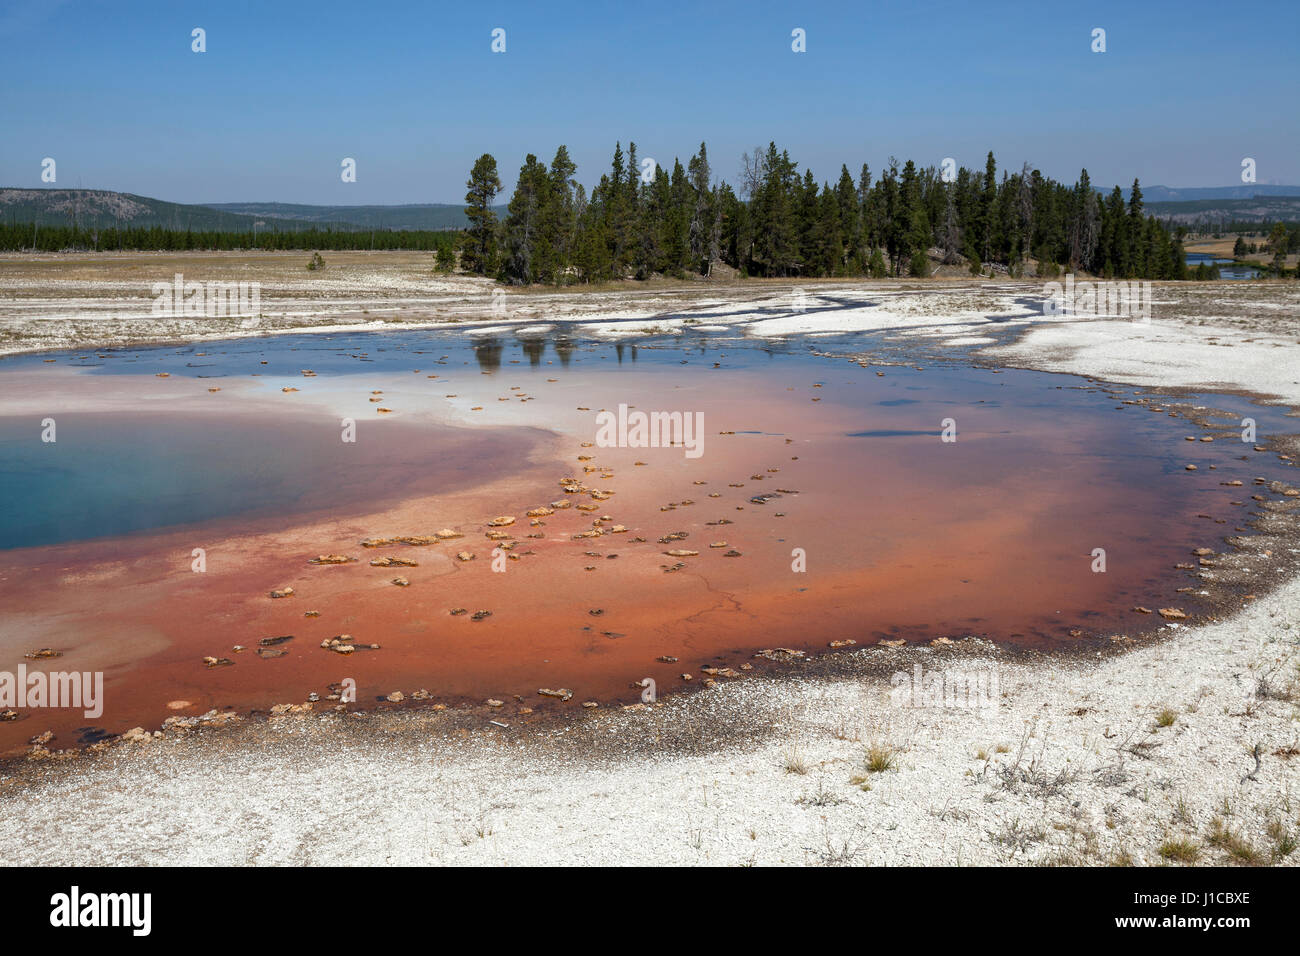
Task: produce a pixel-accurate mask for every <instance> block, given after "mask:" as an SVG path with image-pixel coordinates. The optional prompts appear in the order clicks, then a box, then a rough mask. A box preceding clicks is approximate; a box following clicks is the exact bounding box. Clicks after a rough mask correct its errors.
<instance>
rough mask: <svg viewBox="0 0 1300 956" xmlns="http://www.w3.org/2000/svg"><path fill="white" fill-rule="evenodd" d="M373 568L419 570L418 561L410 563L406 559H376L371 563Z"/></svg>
mask: <svg viewBox="0 0 1300 956" xmlns="http://www.w3.org/2000/svg"><path fill="white" fill-rule="evenodd" d="M370 566H371V567H372V568H418V567H419V566H420V563H419V562H418V561H408V560H407V559H406V558H393V557H385V558H375V560H373V561H371V562H370Z"/></svg>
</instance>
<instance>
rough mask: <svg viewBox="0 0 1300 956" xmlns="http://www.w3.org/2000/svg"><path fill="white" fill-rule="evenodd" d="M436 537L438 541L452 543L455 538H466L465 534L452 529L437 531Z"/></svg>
mask: <svg viewBox="0 0 1300 956" xmlns="http://www.w3.org/2000/svg"><path fill="white" fill-rule="evenodd" d="M434 535H435V536H436V537H437V538H438V540H440V541H450V540H452V539H453V538H463V537H465V536H464V535H463V534H461V533H460V532H459V531H452V530H451V529H450V528H443V529H442V530H441V531H435V532H434Z"/></svg>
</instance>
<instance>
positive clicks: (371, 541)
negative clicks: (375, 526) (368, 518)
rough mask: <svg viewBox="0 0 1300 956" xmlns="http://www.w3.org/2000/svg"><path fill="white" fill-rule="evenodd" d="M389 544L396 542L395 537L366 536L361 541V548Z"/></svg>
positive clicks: (379, 546) (380, 546) (381, 546)
mask: <svg viewBox="0 0 1300 956" xmlns="http://www.w3.org/2000/svg"><path fill="white" fill-rule="evenodd" d="M390 544H397V539H396V538H366V540H365V541H362V542H361V547H363V548H383V547H387V546H388V545H390Z"/></svg>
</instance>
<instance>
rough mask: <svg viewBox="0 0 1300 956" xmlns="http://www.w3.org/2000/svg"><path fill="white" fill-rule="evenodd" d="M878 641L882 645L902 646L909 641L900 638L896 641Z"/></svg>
mask: <svg viewBox="0 0 1300 956" xmlns="http://www.w3.org/2000/svg"><path fill="white" fill-rule="evenodd" d="M878 643H879V644H880V646H881V647H902V646H903V645H904V644H906V643H907V641H904V640H902V639H901V638H900V639H899V640H896V641H879V642H878Z"/></svg>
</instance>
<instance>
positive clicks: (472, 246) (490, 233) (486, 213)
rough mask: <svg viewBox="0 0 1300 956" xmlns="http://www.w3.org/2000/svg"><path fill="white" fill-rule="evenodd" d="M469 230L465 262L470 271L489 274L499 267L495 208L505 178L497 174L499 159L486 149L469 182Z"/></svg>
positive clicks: (466, 213) (467, 209)
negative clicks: (502, 180)
mask: <svg viewBox="0 0 1300 956" xmlns="http://www.w3.org/2000/svg"><path fill="white" fill-rule="evenodd" d="M465 186H466V188H467V189H468V190H469V191H468V192H467V193H466V194H465V217H466V218H467V219H468V220H469V229H468V230H466V241H465V250H464V254H463V256H462V257H461V265H462V267H463V268H464V269H465V270H466V271H467V272H476V273H478V274H479V275H487V274H488V273H490V272H494V271H495V270H496V261H497V246H496V242H497V240H496V232H497V216H496V213H495V212H494V211H493V210H492V200H494V199H495V198H496V195H497V193H499V192H500V191H501V178H500V177H499V176H498V175H497V161H496V160H495V159H494V158H493V157H492V156H491V155H490V154H488V153H484V154H483V155H482V156H480V157H479V158H478V159H477V160H476V161H475V163H474V168H473V169H472V170H470V174H469V179H468V180H467V181H466V183H465Z"/></svg>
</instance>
